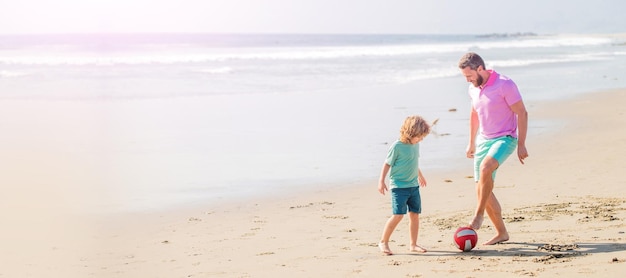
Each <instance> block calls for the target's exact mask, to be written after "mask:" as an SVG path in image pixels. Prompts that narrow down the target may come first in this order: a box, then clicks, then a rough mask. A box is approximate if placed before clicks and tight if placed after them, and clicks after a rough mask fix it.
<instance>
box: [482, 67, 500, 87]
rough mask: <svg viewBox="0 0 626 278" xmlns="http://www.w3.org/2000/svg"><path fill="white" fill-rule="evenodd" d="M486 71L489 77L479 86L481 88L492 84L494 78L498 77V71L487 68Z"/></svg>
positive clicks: (494, 80)
mask: <svg viewBox="0 0 626 278" xmlns="http://www.w3.org/2000/svg"><path fill="white" fill-rule="evenodd" d="M487 72H489V79H487V83H485V85H483V86H481V87H480V88H481V89H482V88H485V87H487V86H491V85H493V83H494V82H496V79H498V73H497V72H496V71H495V70H491V69H490V70H487Z"/></svg>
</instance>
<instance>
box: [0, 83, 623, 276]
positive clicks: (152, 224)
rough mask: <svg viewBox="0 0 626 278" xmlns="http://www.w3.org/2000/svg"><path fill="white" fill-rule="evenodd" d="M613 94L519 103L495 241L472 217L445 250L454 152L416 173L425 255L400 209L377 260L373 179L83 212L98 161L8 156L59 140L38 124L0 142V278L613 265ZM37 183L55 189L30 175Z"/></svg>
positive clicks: (460, 197) (463, 167)
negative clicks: (501, 232) (467, 247)
mask: <svg viewBox="0 0 626 278" xmlns="http://www.w3.org/2000/svg"><path fill="white" fill-rule="evenodd" d="M625 102H626V89H616V90H609V91H603V92H594V93H590V94H585V95H582V96H576V97H573V98H569V99H566V100H560V101H556V100H552V101H545V102H534V103H527V109H528V111H529V117H530V121H531V123H532V122H533V121H536V122H545V123H551V124H546V125H545V126H543V125H538V126H535V128H534V130H533V131H532V132H531V133H530V134H531V135H530V136H529V138H528V141H527V146H528V150H529V154H530V157H529V158H528V159H526V161H525V165H521V164H520V163H519V161H517V159H516V158H515V157H513V156H512V157H511V158H509V160H508V161H507V163H505V164H504V166H502V168H501V169H500V170H499V171H498V178H497V180H496V185H495V189H494V192H495V194H496V195H497V196H498V198H499V200H500V202H501V204H502V206H503V217H504V218H505V223H506V224H507V227H508V229H509V233H510V236H511V238H510V240H509V241H508V242H505V243H502V244H497V245H493V246H482V245H480V243H481V242H482V241H485V240H487V239H488V238H490V236H491V235H493V233H494V231H493V229H492V227H491V222H490V221H489V220H485V223H484V225H483V228H481V229H480V230H479V231H478V236H479V245H478V246H477V247H476V248H475V249H474V250H472V251H471V252H465V253H463V252H460V251H458V250H457V249H456V248H455V247H454V246H453V244H452V233H453V231H454V230H455V229H456V228H457V227H459V226H462V225H465V224H466V223H467V222H468V221H469V220H470V217H471V212H472V210H473V208H474V205H475V192H474V186H473V180H472V179H471V175H472V172H471V161H469V160H467V159H466V158H464V157H463V153H459V157H460V158H459V160H458V161H456V162H454V163H451V165H455V166H454V167H450V168H437V169H431V170H429V171H425V170H424V175H425V177H426V178H427V180H428V186H427V187H425V188H422V190H421V194H422V203H423V210H422V214H421V216H420V217H421V221H420V235H419V243H420V244H421V245H423V246H424V247H426V248H427V249H428V252H427V253H425V254H415V253H409V252H408V251H407V249H408V246H407V244H408V231H407V229H408V219H404V220H403V222H402V223H401V224H400V225H399V226H398V229H397V230H396V231H395V232H394V234H393V235H392V242H391V243H390V245H391V248H392V250H393V251H394V253H395V254H394V255H393V256H382V255H381V253H380V252H379V250H378V248H377V246H376V244H377V242H378V240H379V238H380V233H381V231H382V228H383V225H384V223H385V221H386V219H387V218H388V217H389V214H390V204H389V197H388V196H382V195H380V194H379V193H378V192H377V191H376V186H377V182H376V178H374V177H372V178H368V180H364V181H361V180H358V181H353V182H346V183H341V184H320V186H319V187H316V186H312V187H304V188H302V189H299V190H296V191H291V192H288V193H283V194H265V195H263V196H262V197H260V196H255V197H254V198H253V197H241V198H237V199H233V200H230V199H223V200H221V201H213V202H208V203H199V202H193V203H190V204H188V205H181V206H176V207H171V208H168V209H163V210H147V211H126V212H118V213H113V212H109V213H96V212H92V211H97V210H94V209H93V208H92V207H90V204H96V203H97V202H96V201H97V200H98V198H102V196H103V195H102V194H105V193H106V192H102V194H100V193H101V192H91V191H90V190H91V188H89V189H83V190H81V186H82V185H83V183H85V182H91V181H92V180H93V177H90V178H88V176H89V175H90V172H89V171H90V170H91V171H96V170H94V169H97V168H98V167H101V166H102V165H106V164H104V163H103V164H98V163H94V164H93V165H85V164H84V163H78V162H76V161H74V163H73V162H72V161H70V159H67V160H59V159H58V158H59V157H58V156H57V154H52V153H50V152H43V153H42V151H41V150H43V149H45V148H44V147H41V146H40V147H41V149H40V150H38V149H36V148H35V149H32V150H31V151H32V152H31V153H23V152H20V153H19V154H16V153H10V149H9V147H16V146H17V145H16V144H17V143H16V142H22V143H23V144H25V145H28V140H34V139H32V136H43V135H47V136H49V138H52V139H51V140H50V144H51V146H52V147H54V148H55V149H56V148H58V147H59V145H54V144H55V141H54V140H53V139H54V138H55V136H52V135H54V134H56V133H55V130H46V129H45V128H43V127H44V126H46V125H45V123H41V124H42V126H34V127H33V126H31V128H26V127H24V128H23V129H22V130H21V132H20V133H13V134H12V135H11V136H9V139H7V138H6V137H5V139H3V140H5V143H7V142H9V143H12V145H10V146H9V147H6V146H5V149H3V151H4V153H5V154H7V155H6V157H10V158H13V160H12V161H11V162H10V163H9V162H7V161H4V162H3V165H2V168H3V169H5V171H6V173H5V174H4V175H3V176H2V179H3V181H2V182H3V184H6V185H8V186H7V187H4V188H7V190H6V191H5V194H6V195H5V198H3V202H2V204H1V205H2V211H1V212H0V216H1V217H2V220H3V221H2V222H3V228H2V230H3V232H2V235H3V236H2V238H3V240H2V242H1V243H0V245H2V250H3V252H1V254H0V264H1V267H0V277H380V276H386V277H502V276H518V277H555V276H564V277H589V276H591V277H621V275H623V273H625V271H626V234H625V232H626V225H625V223H624V219H626V187H624V186H623V185H624V184H625V182H626V178H624V176H623V172H624V170H625V168H624V165H626V164H625V163H626V161H625V157H626V149H625V148H623V146H624V145H625V144H626V135H625V134H624V132H625V130H624V129H623V128H622V127H623V126H624V125H625V124H626V115H624V112H625V111H624V108H623V103H625ZM372 105H373V104H372ZM44 111H45V110H44ZM12 112H15V111H12ZM6 113H8V112H6ZM20 119H21V120H23V118H20ZM74 121H78V120H76V119H74V120H72V121H68V122H69V123H74ZM18 122H20V121H19V120H7V119H6V118H5V119H4V120H3V122H2V123H3V125H4V126H5V127H6V126H7V125H10V124H11V123H18ZM31 124H32V121H31ZM77 125H78V124H77ZM53 127H56V128H58V126H57V125H53ZM67 128H68V129H71V128H72V125H71V124H68V125H67ZM57 131H58V130H57ZM77 132H79V135H80V134H81V133H80V132H85V133H86V134H87V133H89V132H91V131H89V130H88V131H84V130H83V131H77ZM86 134H85V135H80V136H79V135H76V136H77V137H76V138H84V137H85V136H88V135H86ZM11 138H13V139H11ZM28 138H31V139H28ZM23 140H25V141H23ZM65 142H67V141H65ZM75 143H77V144H79V143H80V142H75ZM426 143H427V141H425V143H424V144H423V145H422V149H426V148H428V145H427V144H426ZM5 145H6V144H5ZM52 147H51V148H52ZM456 147H457V148H458V149H463V148H464V147H465V146H460V147H459V146H456ZM46 154H49V156H46ZM29 156H33V157H36V158H32V157H31V158H29ZM380 156H381V159H380V163H382V161H383V156H384V153H380ZM68 157H72V156H68ZM88 161H89V160H88ZM457 162H458V163H457ZM456 165H459V166H456ZM33 169H35V170H33ZM68 171H69V172H72V174H66V175H62V174H61V173H66V172H68ZM98 171H102V170H101V169H98ZM93 173H94V172H91V174H93ZM96 173H101V172H96ZM98 175H100V174H98ZM375 175H376V173H373V175H372V176H375ZM50 179H53V180H56V181H64V182H65V183H64V184H67V187H61V188H54V189H52V188H47V187H41V184H45V183H46V181H47V180H50ZM17 181H19V182H17ZM102 182H103V183H104V182H105V181H102ZM11 185H13V186H11ZM109 194H110V192H109ZM6 196H10V198H8V197H6ZM91 201H93V202H91Z"/></svg>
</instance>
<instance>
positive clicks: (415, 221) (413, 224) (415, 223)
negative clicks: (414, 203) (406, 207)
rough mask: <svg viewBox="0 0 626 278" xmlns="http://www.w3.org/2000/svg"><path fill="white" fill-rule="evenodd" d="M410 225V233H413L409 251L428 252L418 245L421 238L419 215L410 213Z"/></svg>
mask: <svg viewBox="0 0 626 278" xmlns="http://www.w3.org/2000/svg"><path fill="white" fill-rule="evenodd" d="M409 225H410V229H409V231H410V233H411V235H410V236H411V245H410V246H409V251H411V252H426V249H425V248H424V247H422V246H419V245H418V244H417V238H418V236H419V229H420V215H419V213H415V212H409Z"/></svg>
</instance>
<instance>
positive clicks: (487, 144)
mask: <svg viewBox="0 0 626 278" xmlns="http://www.w3.org/2000/svg"><path fill="white" fill-rule="evenodd" d="M515 148H517V138H515V137H512V136H509V135H507V136H502V137H498V138H493V139H485V138H479V139H478V143H477V144H476V153H475V154H474V181H478V178H479V177H480V164H481V163H483V160H484V159H485V157H487V156H490V157H493V158H494V159H495V160H497V161H498V165H502V163H504V161H505V160H506V159H507V158H508V157H509V156H510V155H511V154H512V153H513V151H515ZM496 171H497V170H496ZM496 171H493V174H492V178H494V179H495V178H496Z"/></svg>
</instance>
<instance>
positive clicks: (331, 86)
mask: <svg viewBox="0 0 626 278" xmlns="http://www.w3.org/2000/svg"><path fill="white" fill-rule="evenodd" d="M467 51H475V52H477V53H479V54H480V55H481V56H482V57H483V58H484V59H485V61H486V63H487V67H488V68H493V69H495V70H496V71H498V72H500V73H502V74H505V75H507V76H509V77H511V78H512V79H513V80H515V81H516V83H517V84H518V87H519V88H520V90H521V92H522V95H523V97H524V100H525V102H526V104H527V106H528V107H530V108H529V109H532V106H533V104H537V103H540V102H543V101H554V100H559V99H566V98H571V97H574V96H578V95H581V94H587V93H591V92H595V91H599V90H605V89H612V88H624V87H626V76H625V74H626V43H625V39H624V37H618V36H611V35H605V36H603V35H593V36H592V35H588V36H585V35H576V36H571V35H570V36H567V35H535V34H494V35H480V34H479V35H311V34H306V35H303V34H106V35H103V34H83V35H78V34H75V35H2V36H0V103H1V104H0V105H3V106H4V107H9V106H10V107H20V109H19V110H20V112H16V113H18V114H19V115H21V116H22V117H17V118H15V116H14V115H13V116H12V115H2V116H3V117H4V118H5V119H3V120H0V127H3V129H4V132H6V134H7V135H5V136H3V137H2V138H0V140H1V141H0V143H2V144H4V146H5V147H4V148H6V149H8V148H12V149H11V150H12V153H19V152H18V151H19V150H20V149H29V150H30V152H35V151H33V149H34V150H41V151H42V152H44V153H46V155H47V157H52V158H51V159H50V160H49V161H48V162H49V163H51V164H56V163H55V159H59V161H65V162H67V161H69V160H71V161H73V162H72V163H71V164H68V165H70V166H67V167H61V168H59V170H58V171H62V172H64V173H65V174H64V175H62V176H64V177H65V178H64V179H49V180H48V182H47V184H44V185H41V186H47V187H55V186H61V185H60V184H61V183H77V184H78V183H80V187H82V188H83V189H82V190H83V191H84V192H83V193H81V194H85V195H89V196H90V198H87V199H88V200H90V201H89V202H90V203H89V204H87V203H85V204H78V205H77V206H79V207H80V206H83V205H84V206H87V205H88V206H90V208H91V209H92V210H94V211H127V210H154V209H167V208H169V207H171V206H176V205H181V204H198V203H215V202H223V201H230V200H232V199H241V198H255V197H259V196H267V195H275V194H289V193H296V194H297V193H298V192H306V190H310V189H314V188H316V187H321V186H342V185H354V184H367V183H372V184H371V186H372V188H373V189H372V190H374V188H375V187H376V180H377V176H378V174H379V172H380V167H381V165H382V163H383V160H384V157H385V155H386V151H387V148H388V146H389V144H390V143H391V142H393V141H394V140H395V139H396V138H397V135H398V129H399V127H400V125H401V123H402V121H403V120H404V118H405V117H406V116H408V115H410V114H420V115H422V116H424V117H425V118H426V119H428V120H430V121H435V120H437V122H438V123H437V125H435V127H434V130H435V132H436V134H433V135H431V136H429V137H427V138H426V139H425V140H424V141H423V142H422V147H421V149H422V157H421V159H420V165H421V168H422V170H423V171H424V172H425V175H426V173H427V172H428V170H440V169H445V168H446V167H469V165H470V164H468V163H469V161H468V160H467V159H466V158H464V149H465V144H466V142H467V134H466V132H467V116H468V114H469V110H468V108H469V99H468V96H467V86H468V83H466V82H465V80H464V78H463V77H462V76H461V75H460V72H459V70H458V68H457V66H456V64H457V62H458V59H459V58H460V57H461V55H463V54H464V53H465V52H467ZM5 110H6V109H5ZM8 110H10V109H8ZM20 113H21V114H20ZM6 117H13V118H12V120H9V119H7V118H6ZM21 124H23V125H26V126H31V130H29V132H23V131H20V130H19V126H20V125H21ZM552 128H558V124H556V123H548V122H541V121H534V119H533V118H532V117H531V123H530V136H533V135H538V134H545V133H548V132H550V129H552ZM14 129H17V130H14ZM44 131H45V132H44ZM44 133H45V134H46V135H45V136H48V137H47V138H44V137H45V136H44V135H42V134H44ZM39 135H42V136H39ZM20 136H21V137H20ZM24 136H26V137H27V138H30V139H28V140H24V139H23V137H24ZM29 144H33V145H38V146H39V147H38V148H32V145H31V146H29ZM530 152H531V155H532V147H530ZM8 158H11V157H10V156H8ZM8 158H7V156H5V163H10V162H6V161H7V160H9V159H8ZM70 158H71V159H70ZM59 163H60V162H59ZM25 165H29V164H28V163H25ZM32 165H37V166H33V167H47V166H45V165H42V164H41V163H39V164H32ZM468 169H469V168H468ZM33 171H34V172H37V170H36V169H33ZM77 173H80V178H76V177H75V176H77V175H79V174H77ZM469 174H471V173H468V175H469ZM14 183H15V186H19V183H20V182H19V179H18V180H17V181H14Z"/></svg>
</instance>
